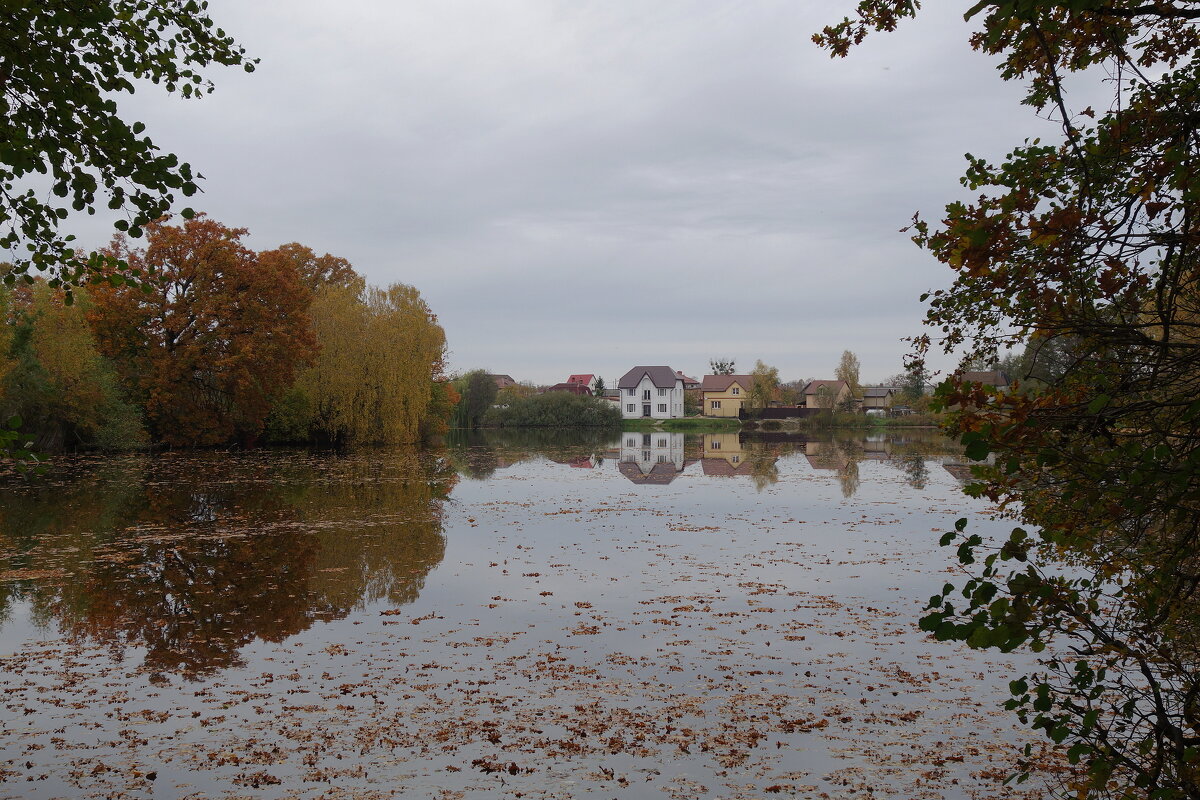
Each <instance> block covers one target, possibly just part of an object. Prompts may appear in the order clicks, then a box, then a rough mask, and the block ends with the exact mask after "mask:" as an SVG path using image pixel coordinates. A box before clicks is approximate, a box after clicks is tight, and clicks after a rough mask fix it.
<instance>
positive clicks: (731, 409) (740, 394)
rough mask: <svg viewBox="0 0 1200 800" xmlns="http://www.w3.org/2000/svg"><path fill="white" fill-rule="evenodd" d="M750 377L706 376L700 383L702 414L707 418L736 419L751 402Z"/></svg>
mask: <svg viewBox="0 0 1200 800" xmlns="http://www.w3.org/2000/svg"><path fill="white" fill-rule="evenodd" d="M750 380H751V379H750V376H749V375H705V376H704V378H703V380H701V381H700V413H701V414H703V415H704V416H706V417H736V416H737V415H738V411H740V410H741V408H742V404H743V403H748V402H749V401H750Z"/></svg>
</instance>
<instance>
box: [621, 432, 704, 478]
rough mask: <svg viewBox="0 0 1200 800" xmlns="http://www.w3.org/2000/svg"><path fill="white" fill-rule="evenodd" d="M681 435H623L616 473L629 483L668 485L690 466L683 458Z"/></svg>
mask: <svg viewBox="0 0 1200 800" xmlns="http://www.w3.org/2000/svg"><path fill="white" fill-rule="evenodd" d="M685 441H686V437H685V436H684V435H683V434H682V433H667V432H662V431H660V432H655V433H625V434H622V435H621V453H620V461H619V463H618V465H617V469H618V470H620V472H621V474H622V475H624V476H625V477H626V478H628V479H629V480H630V481H632V482H633V483H652V484H668V483H670V482H671V481H673V480H675V478H676V477H678V476H679V475H680V474H681V473H682V472H683V471H684V469H686V468H687V467H688V466H689V465H690V463H691V462H688V461H687V459H686V458H685V457H684V453H683V448H684V443H685Z"/></svg>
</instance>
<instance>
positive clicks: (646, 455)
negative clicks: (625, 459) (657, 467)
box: [642, 450, 650, 461]
mask: <svg viewBox="0 0 1200 800" xmlns="http://www.w3.org/2000/svg"><path fill="white" fill-rule="evenodd" d="M649 460H650V451H649V450H643V451H642V461H649Z"/></svg>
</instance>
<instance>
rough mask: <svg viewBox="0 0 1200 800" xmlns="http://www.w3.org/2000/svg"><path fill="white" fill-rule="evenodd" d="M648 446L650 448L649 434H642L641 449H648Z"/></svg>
mask: <svg viewBox="0 0 1200 800" xmlns="http://www.w3.org/2000/svg"><path fill="white" fill-rule="evenodd" d="M649 446H650V434H648V433H643V434H642V447H649Z"/></svg>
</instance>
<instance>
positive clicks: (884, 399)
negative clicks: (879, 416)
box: [863, 386, 899, 411]
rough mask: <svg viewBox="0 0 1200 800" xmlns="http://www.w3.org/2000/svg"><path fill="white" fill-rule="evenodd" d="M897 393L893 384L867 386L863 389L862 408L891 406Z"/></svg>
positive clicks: (866, 409) (885, 407) (886, 407)
mask: <svg viewBox="0 0 1200 800" xmlns="http://www.w3.org/2000/svg"><path fill="white" fill-rule="evenodd" d="M898 393H899V391H898V390H897V389H896V388H895V387H894V386H868V387H867V388H865V389H863V410H864V411H870V410H871V409H888V408H891V407H892V401H893V400H895V398H896V395H897V394H898Z"/></svg>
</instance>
